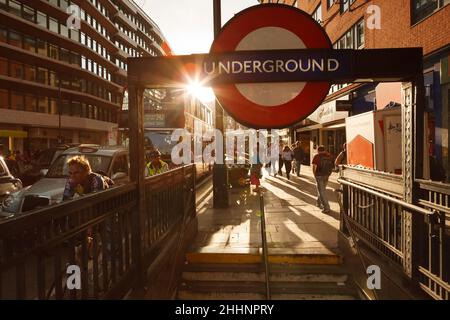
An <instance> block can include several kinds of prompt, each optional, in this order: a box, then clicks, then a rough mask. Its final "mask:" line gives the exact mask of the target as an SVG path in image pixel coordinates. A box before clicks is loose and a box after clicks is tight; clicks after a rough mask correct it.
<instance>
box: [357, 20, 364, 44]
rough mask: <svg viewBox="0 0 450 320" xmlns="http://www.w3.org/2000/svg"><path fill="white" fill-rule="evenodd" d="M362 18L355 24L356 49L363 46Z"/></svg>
mask: <svg viewBox="0 0 450 320" xmlns="http://www.w3.org/2000/svg"><path fill="white" fill-rule="evenodd" d="M364 42H365V39H364V20H361V21H360V22H358V24H357V25H356V49H361V48H363V47H364Z"/></svg>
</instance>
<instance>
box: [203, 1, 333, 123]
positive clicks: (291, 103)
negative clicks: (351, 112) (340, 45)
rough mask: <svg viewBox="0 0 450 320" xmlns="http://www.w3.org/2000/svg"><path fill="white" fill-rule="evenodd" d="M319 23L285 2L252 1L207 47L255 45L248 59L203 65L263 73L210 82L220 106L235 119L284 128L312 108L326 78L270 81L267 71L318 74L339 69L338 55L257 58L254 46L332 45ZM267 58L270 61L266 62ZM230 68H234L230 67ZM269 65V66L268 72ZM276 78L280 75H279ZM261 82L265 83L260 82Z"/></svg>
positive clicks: (225, 49)
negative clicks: (242, 80) (240, 80)
mask: <svg viewBox="0 0 450 320" xmlns="http://www.w3.org/2000/svg"><path fill="white" fill-rule="evenodd" d="M331 47H332V46H331V41H330V39H329V38H328V36H327V34H326V33H325V31H324V30H323V29H322V27H321V26H320V25H319V24H318V23H317V22H316V21H315V20H314V19H312V18H311V17H310V16H309V15H308V14H306V13H305V12H303V11H301V10H299V9H297V8H294V7H291V6H287V5H280V4H265V5H258V6H253V7H250V8H248V9H246V10H244V11H242V12H240V13H239V14H237V15H236V16H235V17H234V18H232V19H231V20H229V21H228V22H227V23H226V24H225V25H224V26H223V28H222V30H221V31H220V33H219V34H218V36H217V37H216V39H215V40H214V42H213V44H212V46H211V50H210V53H224V52H235V51H250V50H251V51H253V52H256V55H253V56H252V57H251V58H250V57H249V59H247V60H242V61H240V63H239V61H238V63H236V62H234V61H233V62H234V63H235V64H234V65H233V64H232V63H233V62H231V64H229V65H224V63H222V66H220V65H219V64H217V65H216V66H214V65H212V64H210V65H208V63H206V65H204V67H203V69H204V70H203V71H204V72H206V73H208V72H211V73H214V74H216V73H217V72H218V70H219V68H220V67H222V69H223V70H228V71H229V73H231V74H232V73H236V74H246V73H247V74H248V76H249V77H251V76H254V77H255V79H256V78H258V77H259V78H261V77H264V76H265V77H266V78H265V79H264V81H261V80H260V79H258V80H255V81H254V82H255V83H227V84H217V85H215V86H214V87H213V90H214V93H215V95H216V97H217V99H218V100H219V102H220V104H221V105H222V106H223V108H224V109H225V110H226V111H227V112H228V113H229V114H230V115H231V116H233V117H234V118H235V119H236V120H237V121H238V122H241V123H243V124H244V125H247V126H249V127H253V128H267V129H269V128H285V127H288V126H290V125H292V124H294V123H296V122H298V121H300V120H302V119H304V118H306V117H307V116H308V115H309V114H311V113H312V112H313V111H314V110H315V109H316V108H317V107H318V106H319V105H320V103H321V102H322V101H323V99H324V98H325V97H326V95H327V93H328V91H329V89H330V82H324V81H314V82H277V80H276V79H274V80H273V82H270V77H274V78H276V77H277V76H279V75H280V74H282V76H283V77H285V76H286V74H289V73H298V72H304V73H306V72H308V73H309V77H311V74H314V73H316V74H320V73H321V72H329V71H333V70H335V69H337V67H338V64H339V61H337V60H333V59H327V58H326V57H324V56H320V55H318V56H312V57H311V56H310V57H308V58H307V57H303V58H302V57H298V56H293V57H285V58H279V59H274V58H272V59H266V60H261V59H258V58H257V51H256V50H280V49H331ZM267 61H269V62H267ZM213 68H216V69H214V72H213ZM233 68H234V70H233ZM271 71H272V72H271ZM278 81H279V80H278ZM261 82H263V83H261Z"/></svg>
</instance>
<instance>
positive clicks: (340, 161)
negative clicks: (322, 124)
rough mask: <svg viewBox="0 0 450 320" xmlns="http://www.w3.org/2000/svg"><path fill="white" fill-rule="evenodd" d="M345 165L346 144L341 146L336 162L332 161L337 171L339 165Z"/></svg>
mask: <svg viewBox="0 0 450 320" xmlns="http://www.w3.org/2000/svg"><path fill="white" fill-rule="evenodd" d="M342 164H347V144H346V143H344V144H343V145H342V151H341V152H340V153H339V154H338V156H337V157H336V160H335V161H334V166H335V167H336V169H337V170H338V169H339V165H342Z"/></svg>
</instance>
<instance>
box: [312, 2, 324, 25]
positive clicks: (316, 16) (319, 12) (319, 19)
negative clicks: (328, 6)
mask: <svg viewBox="0 0 450 320" xmlns="http://www.w3.org/2000/svg"><path fill="white" fill-rule="evenodd" d="M312 18H313V19H314V20H316V21H317V22H318V23H320V24H322V23H323V20H322V5H321V4H319V6H318V7H317V9H316V10H315V11H314V13H313V14H312Z"/></svg>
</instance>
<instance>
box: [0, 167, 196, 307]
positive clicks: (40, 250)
mask: <svg viewBox="0 0 450 320" xmlns="http://www.w3.org/2000/svg"><path fill="white" fill-rule="evenodd" d="M145 183H146V191H147V193H146V195H147V196H146V199H145V200H146V207H145V210H144V211H145V212H141V213H139V214H136V209H137V201H138V199H137V197H138V192H137V184H136V183H129V184H127V185H123V186H117V187H114V188H111V189H108V190H105V191H102V192H98V193H95V194H89V195H86V196H83V197H80V198H78V199H75V200H71V201H67V202H63V203H61V204H58V205H55V206H51V207H46V208H43V209H39V210H34V211H32V212H30V213H27V214H25V215H22V216H19V217H17V218H12V219H8V220H4V221H2V222H0V299H98V298H120V297H123V296H124V295H125V294H126V293H127V292H128V291H129V289H130V288H131V287H132V286H133V285H134V284H135V282H136V280H137V279H138V275H137V274H138V270H145V269H146V268H147V267H148V266H149V263H151V260H149V259H140V258H139V257H137V256H136V254H139V255H140V256H143V257H149V256H150V255H153V256H154V255H155V252H156V251H157V250H159V249H160V247H161V244H162V243H163V242H164V239H165V237H166V235H167V234H168V233H169V232H170V230H173V229H175V228H177V227H179V225H180V223H181V221H182V218H183V215H184V214H187V215H188V216H189V217H193V216H194V215H195V195H192V194H193V192H192V190H194V188H195V169H194V167H193V166H192V165H190V166H185V167H182V168H178V169H176V170H173V171H169V172H167V173H165V174H162V175H160V176H155V177H150V178H147V179H146V182H145ZM189 195H191V196H189ZM137 218H139V219H140V221H141V223H142V221H144V224H145V228H143V230H144V232H143V233H142V235H140V237H141V238H142V239H143V240H144V241H141V240H142V239H137V238H136V237H138V235H136V234H134V233H133V231H132V230H133V228H132V226H133V224H134V223H135V222H134V221H133V219H137ZM142 242H143V245H141V246H140V251H139V252H136V250H135V248H133V244H136V243H140V244H142ZM138 263H141V264H144V265H138ZM69 266H73V267H75V269H73V268H72V267H71V268H68V267H69ZM76 268H79V269H78V270H77V269H76ZM78 271H79V277H78V278H79V280H80V281H79V282H78V280H77V279H78V278H77V272H78ZM71 288H76V289H77V290H70V289H71Z"/></svg>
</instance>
